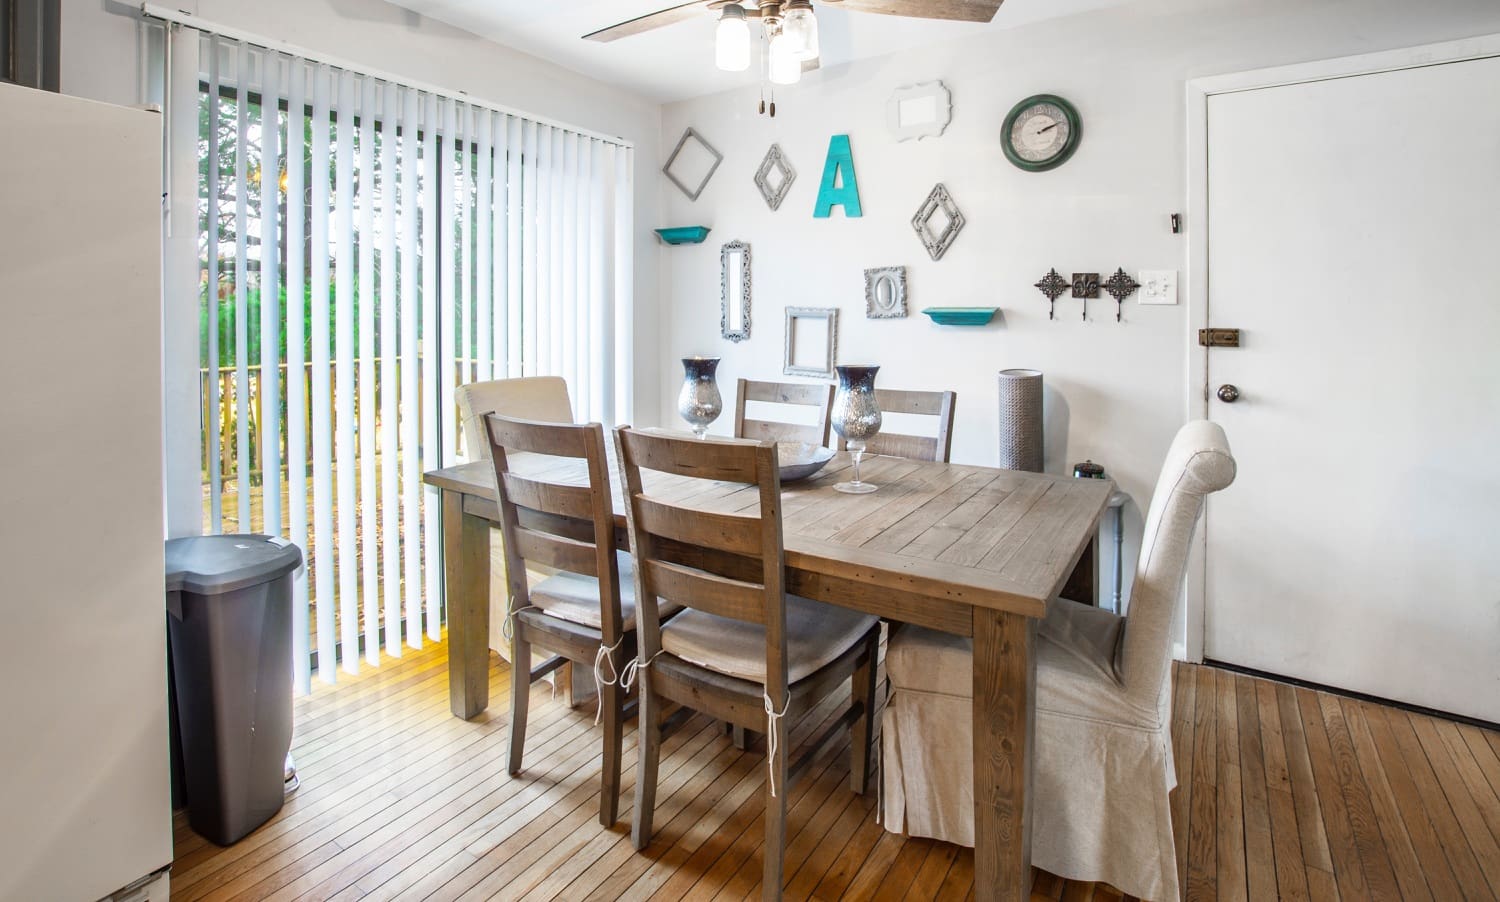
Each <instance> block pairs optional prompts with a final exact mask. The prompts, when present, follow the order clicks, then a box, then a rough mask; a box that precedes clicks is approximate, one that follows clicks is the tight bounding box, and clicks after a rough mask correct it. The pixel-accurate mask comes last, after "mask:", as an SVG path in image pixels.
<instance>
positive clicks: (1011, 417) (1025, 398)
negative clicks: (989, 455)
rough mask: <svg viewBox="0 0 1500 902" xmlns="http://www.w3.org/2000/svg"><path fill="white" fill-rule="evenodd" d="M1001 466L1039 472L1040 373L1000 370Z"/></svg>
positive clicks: (1040, 446) (1040, 442)
mask: <svg viewBox="0 0 1500 902" xmlns="http://www.w3.org/2000/svg"><path fill="white" fill-rule="evenodd" d="M1000 466H1002V467H1004V468H1005V469H1007V470H1026V471H1029V472H1032V473H1040V472H1042V374H1041V371H1039V370H1001V371H1000Z"/></svg>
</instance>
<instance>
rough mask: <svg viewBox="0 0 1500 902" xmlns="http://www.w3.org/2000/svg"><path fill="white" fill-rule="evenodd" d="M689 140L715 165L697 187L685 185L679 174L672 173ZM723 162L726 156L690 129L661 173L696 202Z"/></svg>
mask: <svg viewBox="0 0 1500 902" xmlns="http://www.w3.org/2000/svg"><path fill="white" fill-rule="evenodd" d="M689 140H691V141H693V142H694V143H695V144H696V145H697V146H699V147H701V148H702V149H703V150H704V151H705V152H707V154H708V155H709V156H710V157H712V158H713V163H712V164H710V165H709V167H708V171H707V172H705V173H703V178H702V180H701V181H700V182H698V184H697V185H696V186H689V185H687V184H684V183H683V181H682V179H680V178H678V176H677V173H675V172H673V171H672V164H674V163H676V162H677V157H678V155H679V154H681V153H682V149H683V148H684V147H685V146H687V143H688V141H689ZM722 162H724V155H723V154H721V153H719V152H718V151H717V150H715V149H714V146H713V145H712V144H710V143H708V141H706V140H704V138H703V136H702V135H700V134H698V132H697V130H696V129H692V128H689V129H688V130H687V131H685V132H683V133H682V137H681V138H680V139H678V141H677V146H676V147H674V148H672V155H671V156H670V157H667V162H666V165H664V166H662V167H661V171H662V174H663V175H665V176H666V177H667V178H668V179H670V180H671V182H672V184H674V185H676V186H677V190H678V191H681V192H682V193H683V194H686V195H687V199H688V200H693V201H695V200H697V199H698V195H700V194H702V193H703V189H704V188H706V187H708V181H709V179H711V178H713V177H714V173H715V172H716V171H718V168H719V164H720V163H722Z"/></svg>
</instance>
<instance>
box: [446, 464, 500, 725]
mask: <svg viewBox="0 0 1500 902" xmlns="http://www.w3.org/2000/svg"><path fill="white" fill-rule="evenodd" d="M443 567H444V577H445V584H444V585H445V588H446V590H447V600H448V706H449V708H450V709H451V710H452V711H453V716H454V717H461V718H463V719H464V720H469V719H470V718H472V717H474V716H476V715H477V714H479V712H481V711H483V710H484V709H485V708H486V707H487V706H488V705H489V703H490V521H488V520H486V519H484V518H483V517H477V516H475V515H473V514H466V513H464V497H463V495H462V494H460V493H458V492H453V491H444V492H443Z"/></svg>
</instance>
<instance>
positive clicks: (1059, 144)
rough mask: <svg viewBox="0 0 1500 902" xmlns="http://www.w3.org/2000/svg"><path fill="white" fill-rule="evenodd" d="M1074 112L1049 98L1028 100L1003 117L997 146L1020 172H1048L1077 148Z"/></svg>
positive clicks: (1058, 98) (1039, 96) (1057, 98)
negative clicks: (1025, 170) (1001, 145)
mask: <svg viewBox="0 0 1500 902" xmlns="http://www.w3.org/2000/svg"><path fill="white" fill-rule="evenodd" d="M1078 135H1079V127H1078V113H1077V112H1076V111H1075V110H1074V109H1073V107H1072V105H1070V104H1069V103H1068V102H1067V101H1065V100H1063V99H1062V98H1061V97H1054V96H1052V95H1045V94H1044V95H1038V96H1036V97H1028V98H1026V99H1025V100H1023V101H1021V102H1020V103H1018V104H1016V106H1015V108H1014V109H1012V110H1011V111H1010V115H1009V116H1007V117H1006V118H1005V126H1004V131H1003V134H1002V135H1001V143H1002V144H1003V145H1004V147H1005V155H1006V157H1008V158H1009V159H1010V161H1011V162H1012V163H1014V164H1016V165H1017V166H1019V167H1020V168H1022V169H1027V170H1031V171H1039V170H1043V169H1051V168H1052V167H1053V166H1057V165H1059V164H1061V163H1062V162H1063V161H1064V160H1066V159H1067V158H1068V157H1069V156H1071V155H1072V153H1073V149H1074V148H1075V147H1076V146H1077V145H1078Z"/></svg>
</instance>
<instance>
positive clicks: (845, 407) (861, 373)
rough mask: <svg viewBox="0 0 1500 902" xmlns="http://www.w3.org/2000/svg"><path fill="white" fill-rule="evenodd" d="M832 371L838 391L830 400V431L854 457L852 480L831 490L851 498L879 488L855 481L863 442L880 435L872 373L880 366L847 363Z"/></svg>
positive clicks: (861, 457) (862, 455)
mask: <svg viewBox="0 0 1500 902" xmlns="http://www.w3.org/2000/svg"><path fill="white" fill-rule="evenodd" d="M834 369H835V370H837V371H838V375H839V390H838V393H837V394H835V395H834V397H833V431H834V432H837V433H838V434H839V438H841V439H843V440H844V445H845V447H847V448H848V449H849V455H850V456H851V457H853V458H854V474H853V475H854V478H853V479H851V480H849V481H848V482H840V483H838V484H837V485H835V486H834V489H835V490H836V491H840V492H847V493H849V494H851V495H864V494H868V493H869V492H873V491H875V490H876V489H877V488H879V486H876V485H874V484H872V483H868V482H865V481H863V480H861V479H860V478H859V464H860V461H861V460H862V459H863V458H864V456H865V442H866V441H868V440H869V439H871V438H873V437H874V436H875V435H876V434H877V433H879V432H880V405H879V404H877V403H876V402H875V374H876V373H878V372H880V367H878V366H865V365H855V364H848V365H845V366H838V367H835V368H834Z"/></svg>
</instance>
